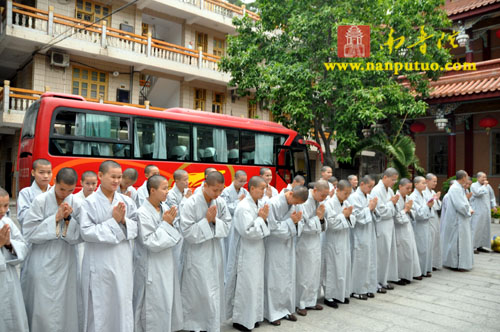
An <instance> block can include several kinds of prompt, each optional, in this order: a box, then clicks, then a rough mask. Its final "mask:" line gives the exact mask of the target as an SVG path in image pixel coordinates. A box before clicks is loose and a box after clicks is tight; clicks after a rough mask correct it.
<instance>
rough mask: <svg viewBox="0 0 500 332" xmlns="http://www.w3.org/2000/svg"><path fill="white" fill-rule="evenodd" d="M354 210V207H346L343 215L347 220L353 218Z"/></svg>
mask: <svg viewBox="0 0 500 332" xmlns="http://www.w3.org/2000/svg"><path fill="white" fill-rule="evenodd" d="M352 209H353V206H352V205H351V206H348V207H345V208H344V210H342V214H343V215H344V217H346V218H347V219H349V217H350V216H351V213H352Z"/></svg>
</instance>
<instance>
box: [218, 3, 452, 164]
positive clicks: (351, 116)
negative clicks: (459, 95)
mask: <svg viewBox="0 0 500 332" xmlns="http://www.w3.org/2000/svg"><path fill="white" fill-rule="evenodd" d="M443 3H444V1H443V0H421V1H410V0H399V1H398V0H358V1H352V0H336V1H333V0H330V1H328V0H326V1H325V0H307V1H306V0H283V1H275V0H257V1H256V4H257V7H258V8H259V15H260V17H261V20H259V21H254V20H252V19H250V18H249V17H244V18H234V19H233V23H234V24H235V26H236V28H237V34H236V35H235V36H229V37H228V49H227V57H225V58H223V59H222V61H221V63H220V67H221V69H222V70H223V71H226V72H229V73H231V76H232V79H231V81H230V85H231V86H235V87H237V93H238V94H239V95H242V96H244V95H248V94H249V93H250V91H255V99H256V101H257V102H258V103H259V104H260V105H261V107H263V108H266V109H269V110H270V111H271V112H272V113H273V115H274V116H275V119H276V120H278V121H280V122H281V123H283V124H284V125H286V126H288V127H290V128H293V129H295V130H297V131H298V132H300V133H301V134H303V135H307V134H309V133H312V134H313V136H314V137H315V139H316V141H317V142H318V143H323V145H324V146H326V147H329V146H330V142H331V141H332V139H335V140H336V142H337V148H336V150H335V151H330V150H329V149H327V150H326V151H325V163H326V164H328V165H330V166H332V165H333V164H334V158H338V160H339V161H343V162H347V161H350V160H351V158H352V156H353V155H354V148H355V147H356V144H357V143H358V142H359V140H360V139H362V136H361V135H360V131H361V129H362V128H364V127H366V126H369V125H370V124H373V123H376V122H378V121H381V120H384V119H387V120H384V121H388V122H389V123H390V122H392V121H394V119H401V118H403V117H404V118H405V119H406V118H412V117H415V116H417V115H421V114H424V113H425V109H426V103H425V102H424V101H423V98H425V97H426V96H428V93H429V85H428V79H434V80H435V79H437V78H438V77H439V76H440V75H441V74H442V72H439V71H424V72H421V71H420V72H417V71H414V72H411V71H406V70H402V71H401V72H400V73H398V75H406V76H407V82H408V83H409V84H410V88H411V89H413V91H414V92H413V93H412V92H411V91H410V89H409V87H407V86H403V85H402V84H401V82H400V80H398V79H397V77H398V75H396V74H394V73H393V72H390V71H352V70H346V71H341V70H336V71H327V70H326V69H325V65H324V63H325V62H359V63H362V64H363V65H364V64H366V63H367V62H374V63H385V62H403V61H404V62H415V61H418V62H419V63H423V62H436V63H438V64H439V65H440V66H443V65H444V64H445V63H446V62H448V61H449V59H450V55H449V51H448V50H446V49H444V48H442V47H441V48H439V47H437V44H438V41H439V39H440V38H441V37H442V33H441V30H442V29H443V28H446V27H449V26H450V22H449V20H448V18H447V16H446V13H445V12H444V11H443V10H442V9H439V6H441V5H442V4H443ZM352 24H355V25H369V26H370V27H371V41H370V47H371V55H370V57H369V58H354V59H353V58H351V59H347V58H339V57H338V55H337V27H338V26H340V25H352ZM421 26H423V31H424V33H425V34H427V36H431V35H432V38H430V39H427V40H426V41H425V42H424V43H425V44H426V50H425V51H426V52H425V54H423V53H422V52H421V46H422V44H418V45H416V46H414V47H410V46H411V45H412V44H415V43H417V42H418V41H419V38H420V37H421V33H420V27H421ZM391 28H392V29H394V32H393V37H394V38H395V39H396V42H395V45H394V46H396V45H397V44H398V42H399V41H400V40H401V39H397V38H399V37H405V41H404V43H403V44H402V47H406V48H408V49H409V51H408V54H407V55H406V57H404V58H403V57H402V56H400V55H399V50H396V49H394V48H393V50H392V52H390V50H389V47H388V44H387V41H388V39H389V33H390V31H391ZM446 40H447V39H446V38H444V39H443V40H442V42H441V44H442V45H444V43H445V42H446ZM384 44H385V45H384ZM394 132H395V130H393V127H392V126H389V128H388V135H389V136H391V137H392V135H394Z"/></svg>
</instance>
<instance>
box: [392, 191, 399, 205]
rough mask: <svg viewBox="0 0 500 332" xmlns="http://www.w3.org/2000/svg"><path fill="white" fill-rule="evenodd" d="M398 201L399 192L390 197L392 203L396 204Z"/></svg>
mask: <svg viewBox="0 0 500 332" xmlns="http://www.w3.org/2000/svg"><path fill="white" fill-rule="evenodd" d="M398 201H399V194H396V195H394V196H392V197H391V202H392V204H394V205H396V204H397V203H398Z"/></svg>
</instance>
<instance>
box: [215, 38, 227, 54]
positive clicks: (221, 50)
mask: <svg viewBox="0 0 500 332" xmlns="http://www.w3.org/2000/svg"><path fill="white" fill-rule="evenodd" d="M218 43H220V44H221V47H219V46H218ZM212 44H213V49H212V53H213V55H215V56H219V57H223V56H224V55H225V54H226V40H225V39H222V38H217V37H214V38H213V43H212Z"/></svg>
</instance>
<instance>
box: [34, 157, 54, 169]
mask: <svg viewBox="0 0 500 332" xmlns="http://www.w3.org/2000/svg"><path fill="white" fill-rule="evenodd" d="M38 166H51V167H52V164H51V163H50V161H48V160H47V159H37V160H35V161H34V162H33V169H35V170H36V169H37V167H38Z"/></svg>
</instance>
